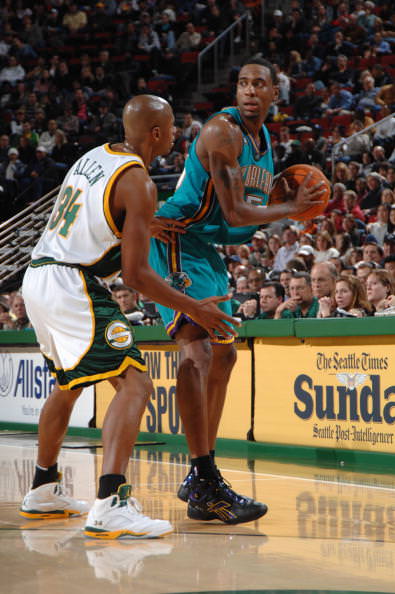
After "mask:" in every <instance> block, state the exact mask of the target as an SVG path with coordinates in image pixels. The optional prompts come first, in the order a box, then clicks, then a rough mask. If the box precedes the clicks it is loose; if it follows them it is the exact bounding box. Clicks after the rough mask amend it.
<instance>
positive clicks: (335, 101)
mask: <svg viewBox="0 0 395 594" xmlns="http://www.w3.org/2000/svg"><path fill="white" fill-rule="evenodd" d="M352 104H353V96H352V94H351V93H350V91H346V90H345V89H342V86H341V84H340V83H337V82H336V83H333V84H332V86H331V94H330V96H329V101H328V108H327V110H326V115H327V116H334V115H343V114H347V113H351V109H352Z"/></svg>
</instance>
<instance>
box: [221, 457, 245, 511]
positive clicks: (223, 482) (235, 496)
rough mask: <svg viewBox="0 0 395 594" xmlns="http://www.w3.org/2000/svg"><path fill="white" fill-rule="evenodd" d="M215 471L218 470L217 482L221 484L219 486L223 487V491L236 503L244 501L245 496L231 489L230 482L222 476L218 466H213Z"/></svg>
mask: <svg viewBox="0 0 395 594" xmlns="http://www.w3.org/2000/svg"><path fill="white" fill-rule="evenodd" d="M215 469H216V471H217V472H218V479H219V484H220V485H221V487H222V488H223V489H224V491H225V492H226V493H227V494H228V495H229V496H230V497H231V498H232V499H234V500H235V501H236V502H237V503H244V501H245V498H244V497H243V496H242V495H239V494H238V493H236V491H234V490H233V489H232V484H231V483H230V482H229V481H228V480H227V479H226V478H224V477H223V476H222V474H221V471H220V469H219V468H218V466H216V467H215Z"/></svg>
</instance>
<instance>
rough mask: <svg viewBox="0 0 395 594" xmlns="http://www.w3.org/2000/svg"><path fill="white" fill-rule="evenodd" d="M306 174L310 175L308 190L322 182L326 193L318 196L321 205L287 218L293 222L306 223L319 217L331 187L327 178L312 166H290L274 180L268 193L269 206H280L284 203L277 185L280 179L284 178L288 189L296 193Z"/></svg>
mask: <svg viewBox="0 0 395 594" xmlns="http://www.w3.org/2000/svg"><path fill="white" fill-rule="evenodd" d="M308 173H311V174H312V175H311V179H310V181H309V184H308V186H307V187H308V188H311V186H315V185H316V184H318V183H319V182H324V184H325V185H324V186H323V188H324V189H325V190H326V191H325V193H324V194H322V195H321V196H320V200H322V204H314V206H311V207H310V208H308V209H307V210H305V211H304V212H300V213H299V214H295V215H292V216H290V217H289V218H291V219H294V220H295V221H307V220H309V219H314V217H318V216H319V215H321V214H322V213H323V212H324V210H325V209H326V207H327V205H328V202H329V198H330V196H331V185H330V183H329V180H328V179H327V177H325V175H324V174H323V173H322V171H321V170H320V169H318V168H317V167H313V166H312V165H304V164H301V165H292V166H291V167H288V168H287V169H285V170H284V171H282V172H281V173H280V175H279V176H278V178H277V180H276V183H275V185H274V188H273V190H272V191H271V193H270V203H269V204H270V205H272V204H281V203H282V202H284V199H285V196H284V193H283V192H282V190H281V187H280V185H279V184H278V182H279V180H280V179H281V178H285V179H286V181H287V183H288V186H289V188H290V189H291V190H293V191H295V192H297V190H298V188H299V186H300V184H301V183H302V182H303V180H304V178H305V177H306V175H307V174H308Z"/></svg>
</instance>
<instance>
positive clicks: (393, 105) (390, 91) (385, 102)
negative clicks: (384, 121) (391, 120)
mask: <svg viewBox="0 0 395 594" xmlns="http://www.w3.org/2000/svg"><path fill="white" fill-rule="evenodd" d="M375 101H376V103H377V105H379V106H380V107H381V108H383V107H387V109H388V114H389V113H391V111H393V110H394V109H395V83H391V84H388V85H384V86H382V87H381V88H379V90H378V91H377V94H376V97H375ZM384 115H387V114H386V113H385V114H384Z"/></svg>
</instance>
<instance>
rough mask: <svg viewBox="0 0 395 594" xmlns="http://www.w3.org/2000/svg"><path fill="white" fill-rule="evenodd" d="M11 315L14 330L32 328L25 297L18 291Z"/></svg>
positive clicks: (13, 301)
mask: <svg viewBox="0 0 395 594" xmlns="http://www.w3.org/2000/svg"><path fill="white" fill-rule="evenodd" d="M11 317H12V318H13V324H12V329H13V330H26V329H28V328H32V325H31V323H30V320H29V318H28V317H27V313H26V307H25V302H24V299H23V297H22V295H20V294H19V293H17V294H16V295H15V296H14V298H13V300H12V304H11Z"/></svg>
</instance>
